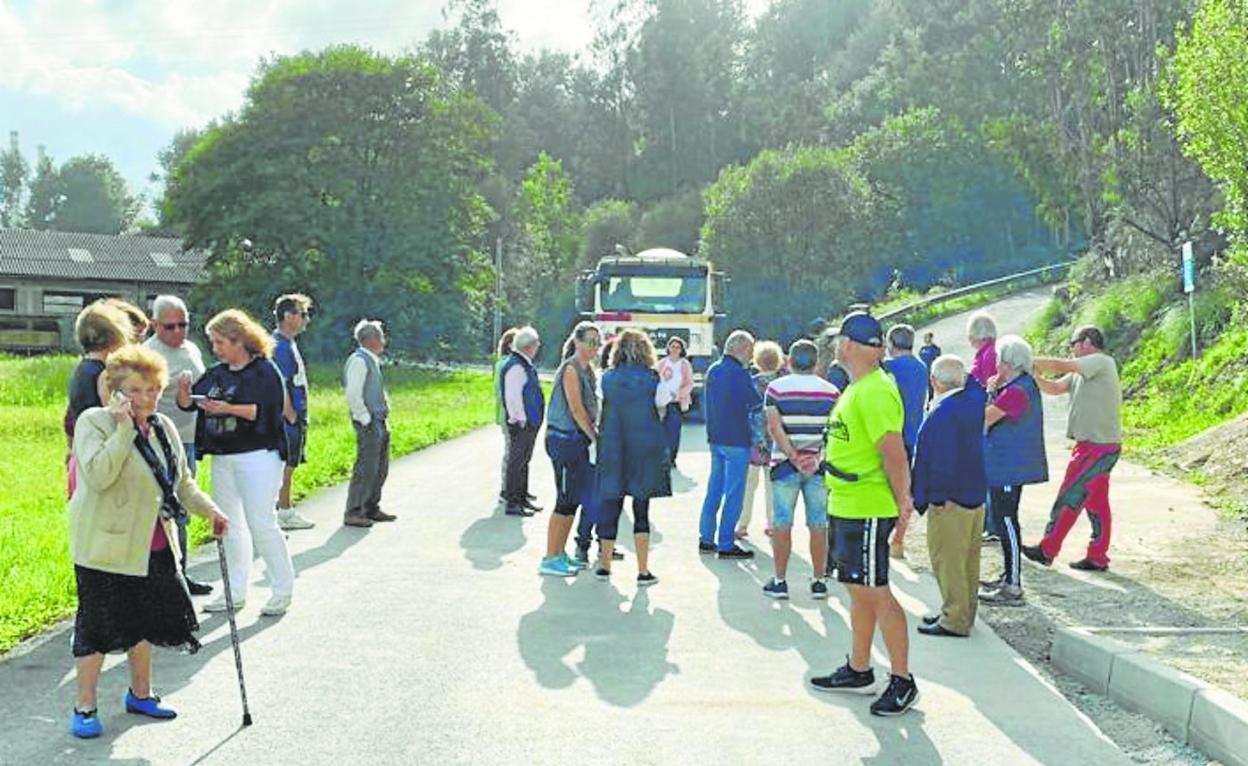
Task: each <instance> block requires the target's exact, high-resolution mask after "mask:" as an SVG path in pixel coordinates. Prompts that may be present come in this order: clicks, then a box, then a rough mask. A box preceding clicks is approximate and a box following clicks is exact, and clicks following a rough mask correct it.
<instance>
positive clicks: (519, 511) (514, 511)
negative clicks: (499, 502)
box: [504, 505, 533, 516]
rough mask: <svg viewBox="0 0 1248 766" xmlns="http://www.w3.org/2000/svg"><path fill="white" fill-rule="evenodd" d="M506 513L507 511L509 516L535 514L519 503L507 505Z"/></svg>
mask: <svg viewBox="0 0 1248 766" xmlns="http://www.w3.org/2000/svg"><path fill="white" fill-rule="evenodd" d="M504 513H506V514H507V515H508V516H532V515H533V512H532V511H526V510H525V509H524V508H522V507H520V506H518V505H509V506H507V510H506V511H504Z"/></svg>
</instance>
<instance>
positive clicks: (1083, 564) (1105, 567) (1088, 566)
mask: <svg viewBox="0 0 1248 766" xmlns="http://www.w3.org/2000/svg"><path fill="white" fill-rule="evenodd" d="M1070 568H1071V569H1077V570H1079V571H1080V572H1108V571H1109V564H1099V563H1097V562H1095V561H1093V560H1092V559H1086V558H1085V559H1079V560H1078V561H1072V562H1070Z"/></svg>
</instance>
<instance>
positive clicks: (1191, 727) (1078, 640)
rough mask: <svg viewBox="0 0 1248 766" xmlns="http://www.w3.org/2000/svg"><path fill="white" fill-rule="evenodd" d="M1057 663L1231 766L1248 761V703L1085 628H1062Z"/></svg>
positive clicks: (1054, 652)
mask: <svg viewBox="0 0 1248 766" xmlns="http://www.w3.org/2000/svg"><path fill="white" fill-rule="evenodd" d="M1049 659H1050V660H1052V662H1053V665H1054V666H1055V667H1057V669H1058V670H1060V671H1062V672H1063V673H1065V674H1067V675H1069V676H1071V677H1073V678H1075V679H1077V680H1078V681H1080V682H1081V683H1082V684H1083V685H1084V686H1086V687H1088V689H1089V690H1091V691H1094V692H1097V693H1098V694H1104V695H1106V696H1108V697H1109V698H1110V699H1112V700H1114V701H1115V702H1117V703H1118V704H1120V705H1122V706H1123V707H1124V708H1127V709H1128V710H1134V711H1136V712H1139V713H1143V714H1144V715H1146V716H1148V717H1149V718H1152V719H1153V720H1155V721H1157V722H1158V723H1160V724H1161V725H1162V726H1164V727H1165V729H1166V731H1168V732H1170V733H1171V734H1173V735H1174V736H1175V737H1176V738H1178V739H1179V740H1181V741H1183V742H1185V743H1187V744H1189V745H1191V746H1193V747H1196V748H1198V749H1199V750H1200V751H1201V752H1203V753H1205V754H1206V755H1208V756H1210V757H1211V758H1216V759H1218V760H1220V761H1222V762H1223V763H1225V764H1227V766H1248V703H1246V702H1244V701H1243V700H1241V699H1239V698H1237V697H1235V696H1233V695H1231V694H1228V693H1227V692H1225V691H1222V690H1221V689H1218V688H1216V687H1213V686H1210V685H1209V684H1207V683H1205V682H1204V681H1201V680H1200V679H1198V678H1194V677H1193V676H1190V675H1188V674H1187V673H1182V672H1180V671H1178V670H1175V669H1174V668H1171V667H1169V666H1167V665H1164V664H1162V663H1161V662H1158V661H1157V660H1155V659H1153V658H1152V657H1149V656H1148V655H1146V654H1144V653H1142V652H1139V651H1136V650H1135V649H1133V648H1132V647H1130V646H1127V645H1126V644H1123V643H1120V642H1118V641H1114V640H1113V639H1110V638H1105V637H1104V636H1098V635H1095V634H1093V633H1092V631H1090V630H1088V629H1086V628H1060V629H1058V632H1057V635H1056V636H1054V638H1053V646H1052V648H1051V649H1050V652H1049Z"/></svg>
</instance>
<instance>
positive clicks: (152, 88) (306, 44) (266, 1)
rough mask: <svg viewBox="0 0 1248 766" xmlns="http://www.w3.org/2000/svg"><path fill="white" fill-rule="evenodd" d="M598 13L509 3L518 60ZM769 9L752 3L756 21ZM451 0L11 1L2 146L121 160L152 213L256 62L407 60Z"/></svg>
mask: <svg viewBox="0 0 1248 766" xmlns="http://www.w3.org/2000/svg"><path fill="white" fill-rule="evenodd" d="M591 1H592V0H499V3H498V7H499V15H500V17H501V18H502V22H503V25H504V27H506V28H508V29H510V30H512V31H513V32H514V33H515V35H516V41H517V44H518V46H519V48H520V49H521V50H525V51H536V50H540V49H542V48H548V49H552V50H562V51H575V50H577V49H580V48H584V47H586V46H588V44H589V43H590V41H591V40H592V38H593V33H594V29H593V23H592V21H591V11H590V5H591ZM766 2H767V0H747V6H748V7H749V9H750V11H751V13H752V14H754V13H757V12H759V11H760V10H761V8H762V7H764V6H765V5H766ZM444 6H445V0H0V141H3V142H4V145H5V146H7V144H8V133H9V131H14V130H15V131H18V133H19V136H20V141H21V146H22V150H23V152H24V153H25V154H26V156H27V158H28V159H29V160H30V161H31V164H32V165H33V163H34V158H35V148H36V146H37V145H40V144H42V145H43V146H45V147H46V149H47V152H48V154H49V155H50V156H51V157H52V158H53V159H54V160H55V161H56V162H58V163H60V162H63V161H64V160H65V159H67V158H69V157H71V156H74V155H78V154H88V153H100V154H104V155H107V156H108V157H110V158H111V159H112V160H113V161H114V162H115V163H116V164H117V166H118V168H119V169H120V170H121V172H122V174H123V175H124V176H125V177H126V179H127V181H128V182H129V183H130V186H131V189H132V190H133V191H136V192H140V193H143V194H145V195H146V196H147V198H148V199H149V200H151V199H154V198H155V197H157V196H159V193H160V187H159V184H155V183H152V182H150V181H149V180H148V177H149V176H150V174H151V173H153V172H155V171H156V170H157V163H156V154H157V152H158V151H160V149H162V148H163V147H165V146H166V145H167V144H168V143H169V140H170V139H171V138H172V137H173V135H174V133H175V132H176V131H177V130H178V129H179V128H184V127H198V126H200V125H203V124H204V123H206V122H207V121H208V120H210V119H212V118H213V117H216V116H219V115H222V114H225V113H226V112H228V111H230V110H232V109H236V108H237V107H239V106H240V105H241V103H242V98H243V92H244V90H245V89H246V87H247V84H248V82H249V80H250V76H251V74H252V72H254V71H255V67H256V64H257V62H258V61H259V60H260V59H262V58H263V57H266V56H269V55H272V54H284V53H297V52H299V51H301V50H307V49H318V48H322V47H324V46H326V45H330V44H334V43H348V42H350V43H361V44H365V45H368V46H370V47H372V48H374V49H376V50H379V51H382V52H386V53H397V52H399V51H402V50H404V49H406V48H409V47H411V46H412V45H414V44H416V43H418V42H420V41H423V40H424V39H425V37H426V36H427V35H428V33H429V32H430V31H431V30H433V29H437V28H439V27H447V26H451V25H452V24H453V21H454V20H453V19H452V20H451V21H447V20H446V19H445V18H444V15H443V8H444Z"/></svg>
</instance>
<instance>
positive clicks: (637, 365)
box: [594, 328, 672, 587]
mask: <svg viewBox="0 0 1248 766" xmlns="http://www.w3.org/2000/svg"><path fill="white" fill-rule="evenodd" d="M654 363H655V359H654V346H653V345H652V344H651V343H650V338H649V337H648V336H647V335H646V334H645V333H644V332H642V331H641V330H637V329H632V328H629V329H627V330H625V331H624V332H622V333H620V334H619V336H617V337H616V339H615V348H614V350H613V351H612V352H611V369H610V370H609V371H607V372H606V373H605V374H604V375H603V376H602V425H601V427H600V428H599V429H598V490H599V494H600V496H601V498H602V510H601V517H600V518H599V519H598V536H599V538H600V540H601V545H602V555H601V557H600V559H599V561H598V568H597V571H596V572H595V573H594V574H595V575H597V577H598V579H600V580H606V579H609V578H610V577H611V562H612V556H613V554H614V552H615V538H616V532H617V530H618V528H619V523H620V514H621V513H623V510H624V497H625V496H626V495H627V496H631V497H632V498H633V541H634V544H635V545H636V548H637V585H638V586H639V587H645V586H648V585H654V584H655V583H657V582H658V581H659V580H658V578H657V577H655V576H654V574H653V573H652V572H651V571H650V567H649V561H650V556H649V553H650V500H651V499H652V498H655V497H670V496H671V494H672V486H671V464H670V461H669V458H668V449H667V439H666V435H665V434H664V432H663V424H662V423H661V422H660V420H659V410H658V407H657V406H656V404H655V391H656V390H657V389H658V387H659V374H658V373H657V372H655V371H654Z"/></svg>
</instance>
